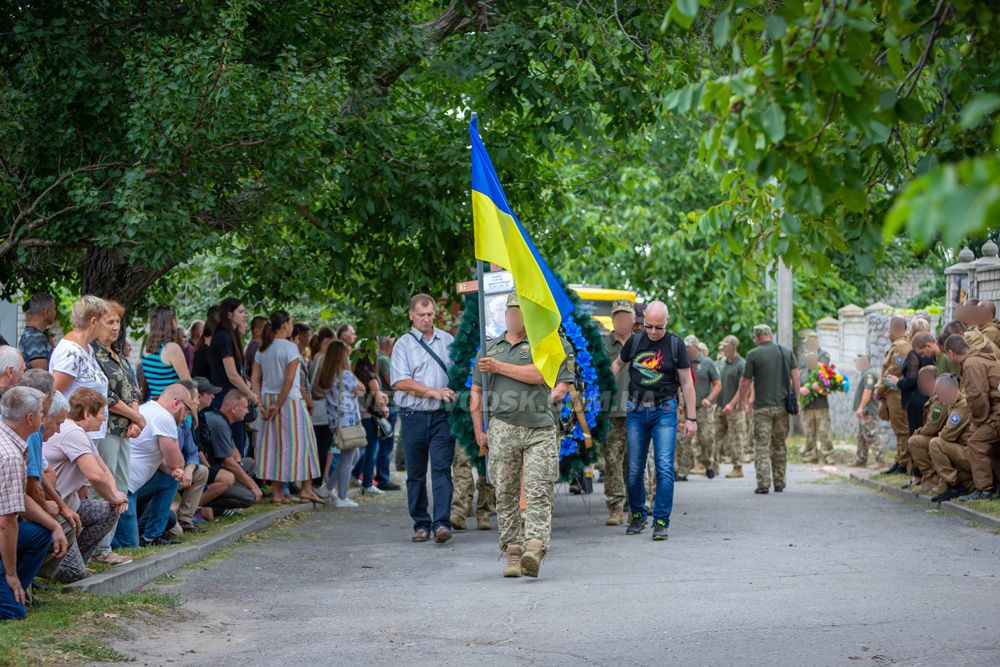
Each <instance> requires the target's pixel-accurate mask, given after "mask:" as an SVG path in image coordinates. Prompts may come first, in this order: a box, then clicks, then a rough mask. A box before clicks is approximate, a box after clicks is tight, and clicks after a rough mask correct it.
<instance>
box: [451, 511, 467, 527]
mask: <svg viewBox="0 0 1000 667" xmlns="http://www.w3.org/2000/svg"><path fill="white" fill-rule="evenodd" d="M451 528H452V530H465V517H464V516H461V515H459V514H452V515H451Z"/></svg>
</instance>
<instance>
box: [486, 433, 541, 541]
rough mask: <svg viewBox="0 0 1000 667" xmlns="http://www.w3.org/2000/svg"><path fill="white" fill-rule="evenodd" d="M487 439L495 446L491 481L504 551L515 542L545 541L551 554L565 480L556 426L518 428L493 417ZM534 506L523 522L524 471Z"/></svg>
mask: <svg viewBox="0 0 1000 667" xmlns="http://www.w3.org/2000/svg"><path fill="white" fill-rule="evenodd" d="M486 437H487V439H488V441H489V443H490V458H489V464H488V465H489V469H490V479H492V480H493V482H494V483H495V484H496V494H497V524H498V525H499V527H500V550H501V551H507V547H508V546H510V545H512V544H517V545H521V544H524V543H525V542H527V541H528V540H541V542H542V547H543V551H544V552H548V550H549V537H550V536H551V534H552V506H553V501H554V497H555V484H556V480H558V479H559V437H558V434H557V432H556V427H555V426H551V427H538V426H515V425H513V424H508V423H507V422H505V421H503V420H502V419H491V420H490V425H489V428H488V429H487V431H486ZM522 470H523V471H524V493H525V498H526V500H527V503H528V508H527V509H526V510H525V511H524V518H523V520H522V519H521V518H520V517H519V516H518V514H519V510H520V505H521V471H522Z"/></svg>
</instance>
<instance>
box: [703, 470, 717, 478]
mask: <svg viewBox="0 0 1000 667" xmlns="http://www.w3.org/2000/svg"><path fill="white" fill-rule="evenodd" d="M705 477H708V478H709V479H712V478H713V477H715V468H709V469H708V470H706V471H705Z"/></svg>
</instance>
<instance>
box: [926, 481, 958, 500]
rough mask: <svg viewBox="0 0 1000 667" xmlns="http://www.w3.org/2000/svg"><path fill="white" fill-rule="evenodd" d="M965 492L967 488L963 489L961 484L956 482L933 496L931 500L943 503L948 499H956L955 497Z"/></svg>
mask: <svg viewBox="0 0 1000 667" xmlns="http://www.w3.org/2000/svg"><path fill="white" fill-rule="evenodd" d="M963 493H965V489H963V488H962V486H961V485H960V484H955V485H954V486H949V487H948V488H947V489H945V490H944V491H942V492H941V493H939V494H938V495H936V496H934V497H933V498H931V502H932V503H943V502H946V501H948V500H954V499H955V498H958V497H959V496H961V495H962V494H963Z"/></svg>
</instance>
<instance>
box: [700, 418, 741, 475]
mask: <svg viewBox="0 0 1000 667" xmlns="http://www.w3.org/2000/svg"><path fill="white" fill-rule="evenodd" d="M698 425H699V426H701V424H700V423H699V424H698ZM715 442H716V443H718V444H717V446H716V447H717V449H718V451H719V454H720V455H722V454H727V455H728V456H729V457H730V458H731V459H732V460H733V466H734V467H736V468H739V467H741V466H742V465H743V461H742V459H743V453H744V451H746V449H747V446H748V445H747V416H746V413H744V412H740V411H739V410H733V411H732V412H730V413H729V414H726V413H725V412H723V411H722V408H716V410H715Z"/></svg>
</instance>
